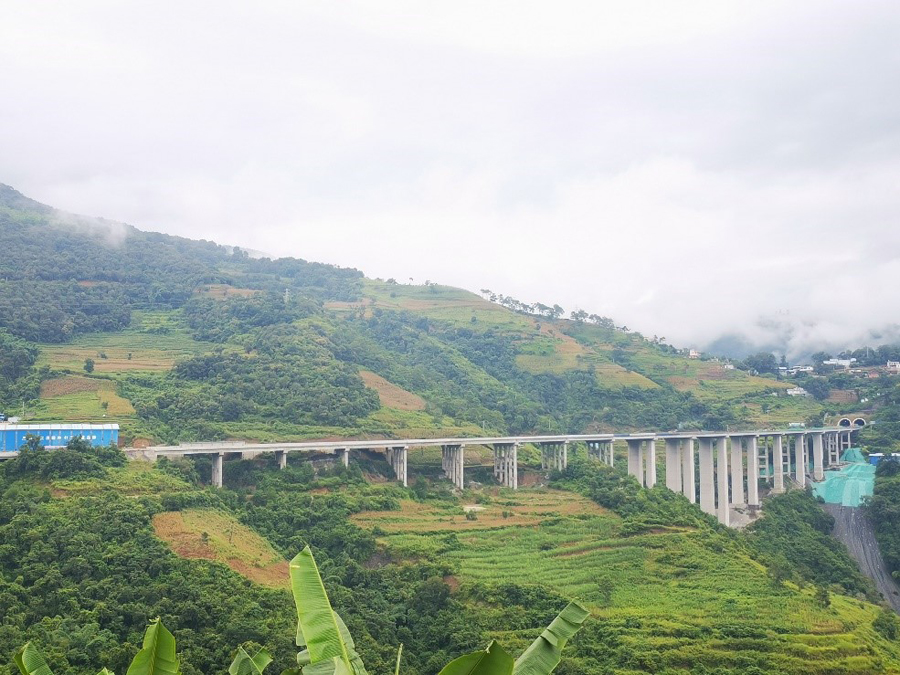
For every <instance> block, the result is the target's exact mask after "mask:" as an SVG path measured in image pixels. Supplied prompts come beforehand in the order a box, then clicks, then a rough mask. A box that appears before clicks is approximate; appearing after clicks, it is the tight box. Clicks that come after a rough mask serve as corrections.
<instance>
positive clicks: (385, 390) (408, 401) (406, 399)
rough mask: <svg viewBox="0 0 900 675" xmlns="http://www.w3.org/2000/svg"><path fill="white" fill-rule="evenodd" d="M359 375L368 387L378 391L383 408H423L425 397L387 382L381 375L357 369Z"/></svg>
mask: <svg viewBox="0 0 900 675" xmlns="http://www.w3.org/2000/svg"><path fill="white" fill-rule="evenodd" d="M359 376H360V377H361V378H362V380H363V382H364V383H365V385H366V386H367V387H368V388H369V389H374V390H375V391H376V392H378V399H379V400H380V401H381V405H383V406H384V407H385V408H394V409H395V410H425V399H423V398H422V397H421V396H417V395H416V394H413V393H412V392H411V391H406V389H402V388H401V387H398V386H397V385H396V384H393V383H391V382H388V381H387V380H386V379H384V378H383V377H381V375H376V374H375V373H373V372H370V371H368V370H361V371H359Z"/></svg>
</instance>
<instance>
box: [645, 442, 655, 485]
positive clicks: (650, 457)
mask: <svg viewBox="0 0 900 675" xmlns="http://www.w3.org/2000/svg"><path fill="white" fill-rule="evenodd" d="M644 460H645V461H646V466H645V467H644V471H645V476H646V479H645V481H644V485H646V486H647V487H648V488H652V487H653V486H654V485H656V440H655V439H653V438H651V439H650V440H649V441H647V452H646V454H645V457H644Z"/></svg>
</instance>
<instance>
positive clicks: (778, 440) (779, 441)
mask: <svg viewBox="0 0 900 675" xmlns="http://www.w3.org/2000/svg"><path fill="white" fill-rule="evenodd" d="M773 442H774V444H775V445H774V448H773V450H772V473H773V474H774V482H773V484H772V492H774V493H776V494H778V493H781V492H784V437H783V436H782V435H781V434H776V435H775V436H774V441H773Z"/></svg>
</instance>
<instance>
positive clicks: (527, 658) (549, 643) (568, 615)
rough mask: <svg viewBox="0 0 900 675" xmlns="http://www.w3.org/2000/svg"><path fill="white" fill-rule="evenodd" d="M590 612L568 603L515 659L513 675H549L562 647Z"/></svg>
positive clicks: (574, 603) (556, 663) (558, 658)
mask: <svg viewBox="0 0 900 675" xmlns="http://www.w3.org/2000/svg"><path fill="white" fill-rule="evenodd" d="M588 616H590V612H588V610H586V609H585V608H584V607H582V606H581V605H579V604H578V603H577V602H570V603H569V604H568V605H566V607H565V609H563V611H561V612H560V613H559V614H558V615H557V617H556V618H555V619H553V621H551V622H550V625H549V626H547V627H546V628H545V629H544V632H543V633H541V634H540V636H539V637H538V638H537V639H536V640H535V641H534V642H532V643H531V645H530V646H529V647H528V649H526V650H525V651H524V652H522V655H521V656H520V657H519V658H518V659H516V664H515V667H514V669H513V673H514V675H549V673H551V672H553V669H554V668H556V666H557V665H559V660H560V658H561V656H562V650H563V647H565V646H566V642H568V641H569V640H570V639H571V637H572V636H573V635H575V633H577V632H578V631H579V630H580V629H581V625H582V624H583V623H584V620H585V619H586V618H587V617H588Z"/></svg>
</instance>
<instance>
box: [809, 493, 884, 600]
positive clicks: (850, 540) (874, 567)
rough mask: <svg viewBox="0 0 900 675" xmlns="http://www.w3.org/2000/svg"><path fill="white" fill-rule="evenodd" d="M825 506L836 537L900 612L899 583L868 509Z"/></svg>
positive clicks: (837, 505) (835, 505)
mask: <svg viewBox="0 0 900 675" xmlns="http://www.w3.org/2000/svg"><path fill="white" fill-rule="evenodd" d="M823 508H824V509H825V510H826V511H827V512H828V513H830V514H831V515H832V516H833V517H834V531H833V534H834V536H835V537H837V539H838V540H839V541H840V542H841V543H843V544H844V546H846V547H847V550H848V551H850V555H852V556H853V559H854V560H856V562H857V564H858V565H859V568H860V570H862V573H863V574H865V575H866V576H867V577H869V578H870V579H871V580H872V581H873V582H874V583H875V586H876V587H877V588H878V592H879V593H881V595H882V596H884V599H885V600H886V601H887V603H888V604H890V606H891V607H893V608H894V611H896V612H898V613H900V586H898V585H897V582H896V581H895V580H894V577H893V576H891V572H890V570H889V569H888V566H887V564H885V562H884V557H883V556H882V555H881V550H880V549H879V548H878V542H877V541H876V539H875V530H874V529H873V527H872V523H871V521H870V519H869V517H868V514H867V513H866V511H865V509H863V508H862V507H858V506H857V507H853V506H842V505H840V504H824V505H823Z"/></svg>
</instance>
